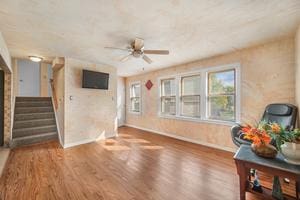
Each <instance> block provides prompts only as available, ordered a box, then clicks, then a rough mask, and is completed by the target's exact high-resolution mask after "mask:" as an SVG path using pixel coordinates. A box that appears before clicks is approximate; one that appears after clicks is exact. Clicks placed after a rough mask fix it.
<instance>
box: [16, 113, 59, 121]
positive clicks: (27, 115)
mask: <svg viewBox="0 0 300 200" xmlns="http://www.w3.org/2000/svg"><path fill="white" fill-rule="evenodd" d="M47 118H54V112H41V113H23V114H22V113H20V114H17V113H15V119H14V120H15V121H22V120H31V119H47Z"/></svg>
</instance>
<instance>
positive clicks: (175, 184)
mask: <svg viewBox="0 0 300 200" xmlns="http://www.w3.org/2000/svg"><path fill="white" fill-rule="evenodd" d="M119 133H120V134H119V137H118V138H115V139H107V140H105V141H99V142H94V143H90V144H85V145H80V146H77V147H73V148H68V149H62V148H60V147H59V144H58V143H57V142H49V143H44V144H38V145H32V146H27V147H21V148H17V149H13V150H12V151H11V153H10V156H9V158H8V162H7V164H6V167H5V169H4V171H3V176H2V177H1V179H0V191H1V196H0V198H1V199H3V200H4V199H12V200H19V199H26V200H28V199H80V200H81V199H102V200H111V199H117V200H148V199H149V200H150V199H152V200H199V199H200V200H202V199H203V200H206V199H207V200H217V199H220V200H237V199H239V187H238V176H237V174H236V168H235V165H234V162H233V159H232V156H233V154H232V153H229V152H224V151H220V150H216V149H212V148H208V147H204V146H200V145H196V144H191V143H188V142H183V141H179V140H175V139H172V138H168V137H164V136H160V135H156V134H152V133H149V132H145V131H141V130H137V129H133V128H128V127H122V128H120V129H119ZM261 176H262V183H264V184H267V185H269V186H270V181H269V180H271V177H268V176H266V175H261ZM293 187H294V185H293V183H290V185H289V186H285V187H284V190H285V191H288V192H289V193H291V192H294V191H293ZM247 199H252V200H254V199H258V198H257V197H255V196H253V195H250V194H248V195H247Z"/></svg>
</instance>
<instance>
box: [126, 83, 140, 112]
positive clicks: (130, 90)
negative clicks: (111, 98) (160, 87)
mask: <svg viewBox="0 0 300 200" xmlns="http://www.w3.org/2000/svg"><path fill="white" fill-rule="evenodd" d="M133 85H140V91H139V92H140V97H139V100H140V103H139V105H140V106H139V111H138V112H137V111H134V110H132V107H131V106H132V103H131V98H133V97H131V94H132V86H133ZM142 96H143V95H142V84H141V82H140V81H135V82H131V83H130V84H129V103H130V105H129V113H131V114H141V113H142Z"/></svg>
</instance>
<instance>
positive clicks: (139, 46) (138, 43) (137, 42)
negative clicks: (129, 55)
mask: <svg viewBox="0 0 300 200" xmlns="http://www.w3.org/2000/svg"><path fill="white" fill-rule="evenodd" d="M143 47H144V40H143V39H141V38H135V40H134V49H135V50H141V49H142V48H143Z"/></svg>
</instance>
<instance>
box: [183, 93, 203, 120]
mask: <svg viewBox="0 0 300 200" xmlns="http://www.w3.org/2000/svg"><path fill="white" fill-rule="evenodd" d="M181 115H183V116H187V117H198V118H199V117H200V95H194V96H182V97H181Z"/></svg>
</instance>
